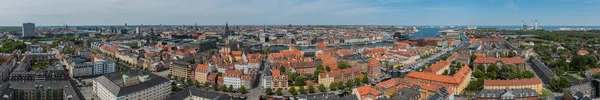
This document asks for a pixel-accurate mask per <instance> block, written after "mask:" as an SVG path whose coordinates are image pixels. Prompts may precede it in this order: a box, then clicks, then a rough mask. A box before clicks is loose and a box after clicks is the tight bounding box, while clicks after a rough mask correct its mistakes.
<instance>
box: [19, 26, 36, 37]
mask: <svg viewBox="0 0 600 100" xmlns="http://www.w3.org/2000/svg"><path fill="white" fill-rule="evenodd" d="M32 36H35V23H23V35H22V37H32Z"/></svg>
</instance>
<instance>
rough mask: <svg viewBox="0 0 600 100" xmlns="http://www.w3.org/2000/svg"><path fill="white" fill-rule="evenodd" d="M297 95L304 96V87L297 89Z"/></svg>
mask: <svg viewBox="0 0 600 100" xmlns="http://www.w3.org/2000/svg"><path fill="white" fill-rule="evenodd" d="M298 93H299V94H305V93H306V90H304V86H300V89H298Z"/></svg>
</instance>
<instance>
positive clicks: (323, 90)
mask: <svg viewBox="0 0 600 100" xmlns="http://www.w3.org/2000/svg"><path fill="white" fill-rule="evenodd" d="M319 91H321V92H325V91H327V88H325V85H323V84H319Z"/></svg>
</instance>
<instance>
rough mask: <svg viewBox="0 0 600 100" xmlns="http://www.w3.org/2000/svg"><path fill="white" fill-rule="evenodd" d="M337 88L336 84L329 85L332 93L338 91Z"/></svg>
mask: <svg viewBox="0 0 600 100" xmlns="http://www.w3.org/2000/svg"><path fill="white" fill-rule="evenodd" d="M336 86H337V84H335V83H330V84H329V90H331V91H334V90H336V89H337V87H336Z"/></svg>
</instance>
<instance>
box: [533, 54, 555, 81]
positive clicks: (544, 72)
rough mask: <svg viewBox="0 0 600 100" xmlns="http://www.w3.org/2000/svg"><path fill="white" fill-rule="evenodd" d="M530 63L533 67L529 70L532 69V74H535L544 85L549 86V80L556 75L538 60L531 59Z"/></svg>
mask: <svg viewBox="0 0 600 100" xmlns="http://www.w3.org/2000/svg"><path fill="white" fill-rule="evenodd" d="M530 61H531V62H532V63H533V64H531V65H533V66H531V69H533V72H535V74H536V75H537V76H538V77H539V78H540V79H542V81H543V82H544V83H545V84H550V80H551V79H552V78H555V77H557V76H556V73H554V71H552V69H550V68H548V66H546V64H544V63H543V62H542V61H540V60H539V59H531V60H530Z"/></svg>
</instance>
